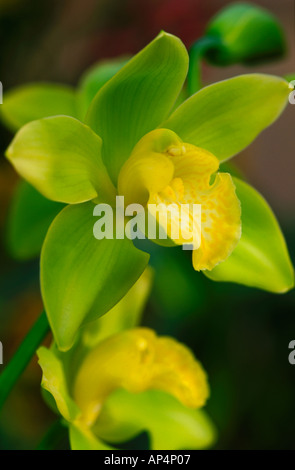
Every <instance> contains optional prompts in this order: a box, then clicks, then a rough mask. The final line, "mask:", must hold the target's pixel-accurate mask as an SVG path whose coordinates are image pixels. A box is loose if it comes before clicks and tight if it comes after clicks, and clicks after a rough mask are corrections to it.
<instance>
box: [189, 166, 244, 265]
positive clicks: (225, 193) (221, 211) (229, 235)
mask: <svg viewBox="0 0 295 470" xmlns="http://www.w3.org/2000/svg"><path fill="white" fill-rule="evenodd" d="M194 200H195V204H201V206H202V218H201V222H202V227H201V244H200V248H198V249H197V250H194V251H193V266H194V269H195V270H196V271H200V270H204V269H208V270H211V269H212V268H213V267H214V266H216V265H217V264H219V263H220V262H221V261H224V260H225V259H226V258H228V256H229V255H230V254H231V253H232V251H233V250H234V248H235V247H236V245H237V243H238V241H239V240H240V237H241V206H240V202H239V199H238V198H237V196H236V193H235V185H234V183H233V180H232V178H231V176H230V174H228V173H218V174H217V175H216V178H215V181H214V184H213V185H212V186H211V187H210V189H208V190H207V191H203V193H196V195H195V199H194Z"/></svg>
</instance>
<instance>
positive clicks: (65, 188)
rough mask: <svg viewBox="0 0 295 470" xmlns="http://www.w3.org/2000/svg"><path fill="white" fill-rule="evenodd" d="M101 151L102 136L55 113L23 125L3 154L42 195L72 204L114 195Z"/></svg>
mask: <svg viewBox="0 0 295 470" xmlns="http://www.w3.org/2000/svg"><path fill="white" fill-rule="evenodd" d="M100 152H101V139H100V138H99V137H98V136H97V135H96V134H95V133H94V132H93V131H92V130H91V129H90V128H89V127H87V126H85V125H84V124H82V123H81V122H80V121H78V120H77V119H74V118H71V117H66V116H56V117H51V118H46V119H40V120H39V121H33V122H31V123H29V124H27V125H26V126H24V127H23V128H22V129H21V130H20V131H19V132H18V133H17V134H16V136H15V138H14V140H13V141H12V143H11V145H10V146H9V148H8V150H7V152H6V156H7V158H8V160H10V162H11V163H12V164H13V165H14V167H15V169H16V170H17V171H18V173H19V174H20V175H21V176H22V177H23V178H25V179H26V180H27V181H28V182H29V183H31V184H32V185H33V186H34V187H35V188H36V189H37V190H38V191H39V192H40V193H41V194H43V195H44V196H45V197H47V198H48V199H52V200H54V201H59V202H66V203H70V204H75V203H78V202H84V201H88V200H90V199H93V198H95V197H97V195H98V194H99V195H100V196H102V197H104V198H110V197H113V195H114V194H115V189H114V187H113V186H112V183H111V181H110V179H109V177H108V174H107V171H106V168H105V166H104V165H103V163H102V160H101V156H100Z"/></svg>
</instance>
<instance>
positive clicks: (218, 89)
mask: <svg viewBox="0 0 295 470" xmlns="http://www.w3.org/2000/svg"><path fill="white" fill-rule="evenodd" d="M289 93H290V89H289V84H288V83H287V82H286V81H285V80H284V79H282V78H279V77H275V76H272V75H262V74H248V75H241V76H238V77H235V78H230V79H229V80H224V81H222V82H218V83H215V84H214V85H210V86H208V87H206V88H203V89H202V90H201V91H199V92H198V93H196V94H195V95H193V96H192V97H191V98H189V99H188V100H186V101H185V102H184V103H183V104H182V105H181V106H180V107H179V108H178V109H176V111H174V113H173V114H172V115H171V117H170V118H169V119H168V120H167V121H166V122H164V123H163V124H162V125H161V127H166V128H167V129H172V130H173V131H174V132H176V134H178V135H179V136H180V137H181V138H182V140H183V141H184V142H187V143H190V144H193V145H196V146H198V147H202V148H204V149H206V150H209V151H210V152H211V153H213V154H214V155H215V156H216V157H217V158H218V159H219V160H220V161H224V160H227V159H228V158H231V157H233V156H234V155H236V154H237V153H239V152H240V151H241V150H243V149H244V148H245V147H247V146H248V145H249V144H250V143H251V142H252V141H253V140H254V139H255V138H256V137H257V136H258V134H259V133H260V132H261V131H263V130H264V129H265V128H266V127H268V126H270V125H271V124H272V123H273V122H274V121H275V120H276V119H277V118H278V117H279V115H280V114H281V112H282V111H283V109H284V108H285V106H286V104H287V102H288V96H289Z"/></svg>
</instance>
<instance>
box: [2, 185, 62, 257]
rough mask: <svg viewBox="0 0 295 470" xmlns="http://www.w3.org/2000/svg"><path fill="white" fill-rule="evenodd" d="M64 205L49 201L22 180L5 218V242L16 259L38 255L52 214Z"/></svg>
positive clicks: (54, 214) (56, 212) (53, 216)
mask: <svg viewBox="0 0 295 470" xmlns="http://www.w3.org/2000/svg"><path fill="white" fill-rule="evenodd" d="M63 208H64V204H61V203H59V202H54V201H50V200H49V199H47V198H45V197H44V196H42V195H41V194H40V193H39V192H38V191H36V189H34V188H33V187H32V186H31V185H29V184H28V183H26V182H25V181H21V182H20V183H19V185H18V187H17V188H16V191H15V192H14V195H13V199H12V203H11V206H10V209H9V215H8V221H7V228H6V230H7V233H6V244H7V247H8V250H9V253H10V254H11V255H12V256H13V257H14V258H16V259H21V260H26V259H30V258H33V257H35V256H38V255H39V253H40V251H41V247H42V244H43V241H44V238H45V235H46V233H47V230H48V228H49V226H50V224H51V222H52V221H53V219H54V218H55V216H56V215H57V214H58V213H59V212H60V211H61V210H62V209H63Z"/></svg>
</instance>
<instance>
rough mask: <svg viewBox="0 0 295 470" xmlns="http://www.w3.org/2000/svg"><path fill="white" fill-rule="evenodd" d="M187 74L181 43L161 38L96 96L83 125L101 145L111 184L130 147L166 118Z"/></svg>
mask: <svg viewBox="0 0 295 470" xmlns="http://www.w3.org/2000/svg"><path fill="white" fill-rule="evenodd" d="M187 68H188V55H187V52H186V49H185V47H184V45H183V44H182V42H181V41H180V40H179V39H178V38H176V37H175V36H172V35H170V34H166V33H161V34H160V35H159V36H158V37H157V38H156V39H155V40H154V41H152V42H151V43H150V44H149V45H148V46H147V47H145V48H144V49H143V50H142V51H141V52H139V53H138V54H137V55H136V56H135V57H134V58H133V59H132V60H130V62H128V63H127V65H125V67H123V68H122V69H121V70H120V72H118V73H117V74H116V75H115V76H114V78H112V79H111V80H110V81H109V82H108V83H107V84H106V85H105V86H104V87H103V88H102V89H101V90H100V91H99V92H98V94H97V95H96V97H95V99H94V100H93V102H92V104H91V106H90V109H89V112H88V116H87V118H86V122H87V123H88V124H89V125H90V126H91V127H92V129H94V130H95V132H97V134H98V135H100V137H101V138H102V140H103V143H104V147H103V152H104V161H105V164H106V166H107V168H108V169H109V172H110V175H111V177H112V178H113V181H114V182H116V180H117V176H118V173H119V170H120V168H121V166H122V164H123V163H124V162H125V160H127V158H128V157H129V154H130V152H131V150H132V148H133V147H134V145H135V144H136V143H137V142H138V141H139V139H140V138H141V137H143V135H145V134H146V133H147V132H149V131H151V130H152V129H154V128H155V127H157V126H158V125H159V124H160V123H161V122H162V121H163V119H165V118H166V117H167V115H168V113H169V111H170V110H171V108H172V106H173V104H174V102H175V100H176V98H177V96H178V94H179V93H180V90H181V88H182V85H183V82H184V79H185V76H186V73H187Z"/></svg>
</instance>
